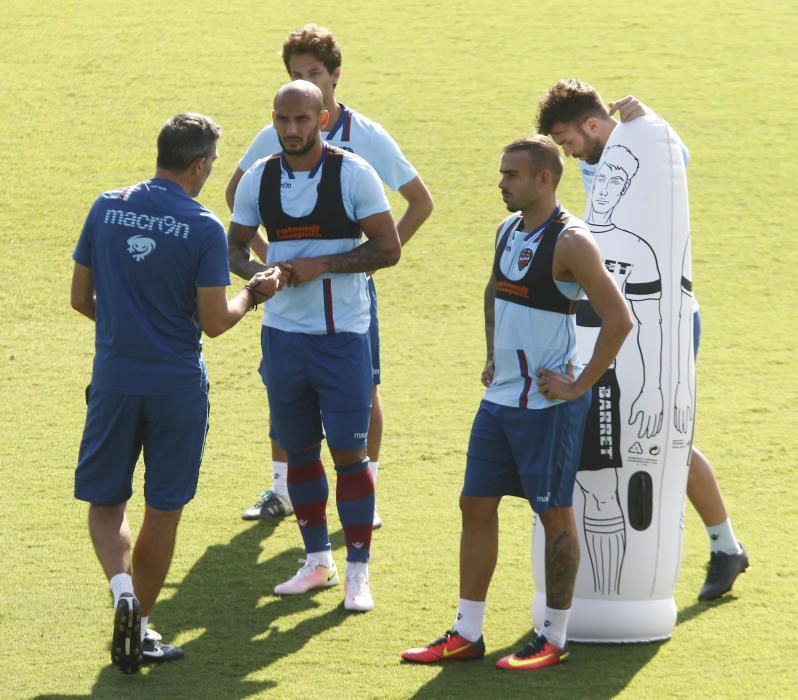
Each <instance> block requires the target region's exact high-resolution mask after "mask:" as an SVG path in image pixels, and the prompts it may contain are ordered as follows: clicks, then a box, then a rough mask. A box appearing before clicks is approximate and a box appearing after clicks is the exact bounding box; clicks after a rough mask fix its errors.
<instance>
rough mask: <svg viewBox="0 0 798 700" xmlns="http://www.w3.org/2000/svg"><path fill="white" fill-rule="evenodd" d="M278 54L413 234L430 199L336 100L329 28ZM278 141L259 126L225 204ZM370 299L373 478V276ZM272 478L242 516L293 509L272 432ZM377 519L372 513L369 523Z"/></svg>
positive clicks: (310, 31)
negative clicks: (394, 199)
mask: <svg viewBox="0 0 798 700" xmlns="http://www.w3.org/2000/svg"><path fill="white" fill-rule="evenodd" d="M282 57H283V61H284V63H285V67H286V70H287V71H288V74H289V75H290V76H291V78H292V79H295V80H296V79H302V80H308V81H310V82H312V83H313V84H315V85H316V86H317V87H318V88H319V89H320V90H321V93H322V97H323V100H324V108H325V109H326V110H327V111H328V112H329V114H330V118H329V121H328V122H327V124H326V126H325V127H324V129H323V131H322V138H324V140H325V141H327V142H328V143H331V144H333V145H335V146H337V147H339V148H342V149H344V150H347V151H351V152H353V153H356V154H357V155H359V156H360V157H361V158H363V159H364V160H366V161H367V162H368V163H369V164H370V165H371V166H372V167H373V168H374V169H375V170H376V171H377V174H378V175H379V176H380V178H381V179H382V181H383V182H384V183H385V185H387V186H388V187H389V188H390V189H391V190H394V191H398V192H399V194H400V195H402V197H403V198H404V199H405V200H406V201H407V209H406V210H405V212H404V214H403V215H402V216H401V218H400V219H399V221H398V222H397V225H396V227H397V230H398V232H399V239H400V241H401V242H402V245H404V244H405V243H407V241H408V240H410V238H411V237H412V236H413V234H415V232H416V231H417V230H418V229H419V227H420V226H421V225H422V224H423V223H424V221H425V220H426V219H427V217H429V215H430V214H431V213H432V207H433V202H432V197H431V196H430V193H429V191H428V190H427V187H426V185H425V184H424V182H423V180H422V179H421V177H420V176H419V174H418V173H417V172H416V169H415V168H414V167H413V166H412V165H411V164H410V162H409V161H408V160H407V158H405V156H404V154H403V153H402V151H401V150H400V148H399V146H398V145H397V144H396V142H395V141H394V140H393V139H392V138H391V136H390V135H389V134H388V132H387V131H385V129H383V128H382V126H380V125H379V124H377V123H376V122H374V121H372V120H370V119H368V118H367V117H365V116H363V115H362V114H360V113H359V112H356V111H355V110H353V109H352V108H351V107H347V106H346V105H344V104H342V103H340V102H338V101H337V100H336V95H335V89H336V86H337V85H338V81H339V79H340V77H341V48H340V46H339V45H338V43H337V42H336V40H335V37H334V36H333V34H332V33H331V32H330V30H329V29H327V28H325V27H320V26H318V25H315V24H306V25H304V26H303V27H300V28H299V29H297V30H296V31H293V32H291V33H290V34H289V35H288V37H287V38H286V40H285V42H284V43H283V50H282ZM279 150H280V143H279V140H278V138H277V132H276V131H275V129H274V126H273V125H272V124H269V125H268V126H266V127H264V128H263V129H262V130H261V132H260V133H259V134H258V135H257V136H256V137H255V139H254V140H253V141H252V144H251V145H250V146H249V148H248V149H247V152H246V153H245V154H244V156H243V157H242V158H241V161H240V163H239V165H238V168H237V169H236V171H235V173H233V176H232V178H231V179H230V183H229V184H228V186H227V204H228V206H229V207H230V210H231V211H232V209H233V205H234V197H235V193H236V189H237V187H238V183H239V181H240V180H241V178H242V177H243V175H244V172H245V171H246V170H247V169H248V168H249V167H251V166H252V165H253V163H255V161H256V160H257V159H258V158H263V157H265V156H268V155H271V154H272V153H277V152H278V151H279ZM252 249H253V251H254V252H255V253H256V254H257V255H258V257H260V258H261V259H262V260H265V259H266V257H265V256H266V252H265V249H266V242H265V240H264V239H263V237H262V236H261V234H260V232H259V233H258V234H257V235H256V237H255V238H254V239H253V241H252ZM369 295H370V298H371V324H370V326H369V338H370V343H371V359H372V380H373V384H374V386H373V390H372V409H371V418H370V421H369V429H368V433H369V435H368V441H367V452H368V457H369V471H371V473H372V476H373V477H374V479H375V480H376V478H377V473H378V471H379V466H380V461H379V460H380V450H381V447H382V436H383V425H384V415H383V409H382V398H381V396H380V391H379V385H380V383H381V368H380V334H379V319H378V316H377V291H376V288H375V286H374V279H373V277H369ZM272 460H273V462H272V468H273V471H272V473H273V479H272V486H271V488H270V489H267V490H265V491H263V492H262V493H261V495H260V497H259V498H258V499H257V501H256V502H255V503H254V505H252V506H251V507H250V508H247V509H246V510H245V511H244V514H243V518H244V520H258V519H261V518H281V517H283V516H285V515H289V514H290V513H291V512H293V507H292V506H291V502H290V499H289V498H288V490H287V485H286V470H287V468H288V467H287V464H286V454H285V450H283V448H282V447H281V446H280V445H279V444H278V443H277V442H276V441H275V440H274V439H273V436H272ZM381 524H382V520H381V518H380V517H379V515H378V514H377V512H376V511H375V513H374V527H379V526H380V525H381Z"/></svg>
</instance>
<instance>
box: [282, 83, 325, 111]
mask: <svg viewBox="0 0 798 700" xmlns="http://www.w3.org/2000/svg"><path fill="white" fill-rule="evenodd" d="M285 104H293V105H297V104H302V106H303V107H305V108H309V109H311V110H312V111H313V113H314V114H321V111H322V109H324V99H323V97H322V94H321V90H319V88H317V87H316V86H315V85H314V84H313V83H311V82H309V81H307V80H292V81H291V82H290V83H286V84H285V85H283V86H282V87H281V88H280V89H279V90H278V91H277V94H276V95H275V96H274V109H275V111H279V110H280V105H285Z"/></svg>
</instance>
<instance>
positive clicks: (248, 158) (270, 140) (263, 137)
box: [238, 124, 282, 172]
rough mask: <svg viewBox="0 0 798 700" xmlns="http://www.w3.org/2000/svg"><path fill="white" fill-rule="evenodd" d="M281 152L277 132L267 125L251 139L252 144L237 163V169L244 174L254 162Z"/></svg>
mask: <svg viewBox="0 0 798 700" xmlns="http://www.w3.org/2000/svg"><path fill="white" fill-rule="evenodd" d="M281 150H282V149H281V148H280V140H279V139H278V138H277V131H276V130H275V128H274V126H273V125H271V124H269V125H268V126H265V127H264V128H263V129H261V130H260V132H259V133H258V135H257V136H256V137H255V138H254V139H252V143H251V144H249V148H248V149H247V151H246V153H244V155H243V156H242V158H241V160H240V161H238V167H239V168H241V170H243V171H244V172H246V171H247V170H249V169H250V168H251V167H252V166H253V165H255V162H256V161H259V160H260V159H261V158H265V157H266V156H270V155H272V154H273V153H278V152H279V151H281Z"/></svg>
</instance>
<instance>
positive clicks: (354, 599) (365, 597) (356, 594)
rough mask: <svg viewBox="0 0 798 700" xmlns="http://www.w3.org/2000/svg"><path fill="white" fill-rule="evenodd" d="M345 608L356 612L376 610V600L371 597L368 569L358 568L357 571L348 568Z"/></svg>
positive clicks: (345, 583) (345, 585)
mask: <svg viewBox="0 0 798 700" xmlns="http://www.w3.org/2000/svg"><path fill="white" fill-rule="evenodd" d="M344 608H345V609H346V610H354V611H356V612H368V611H369V610H374V599H373V598H372V597H371V590H370V589H369V573H368V569H367V568H366V567H358V568H357V569H355V570H353V569H352V568H350V567H346V576H345V577H344Z"/></svg>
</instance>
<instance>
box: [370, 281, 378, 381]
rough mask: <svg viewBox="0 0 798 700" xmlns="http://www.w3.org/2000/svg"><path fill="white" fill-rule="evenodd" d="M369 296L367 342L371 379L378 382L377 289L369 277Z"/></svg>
mask: <svg viewBox="0 0 798 700" xmlns="http://www.w3.org/2000/svg"><path fill="white" fill-rule="evenodd" d="M369 297H370V298H371V322H370V323H369V342H370V343H371V379H372V383H374V384H379V383H380V319H379V318H378V317H377V289H376V288H375V287H374V278H373V277H369Z"/></svg>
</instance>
